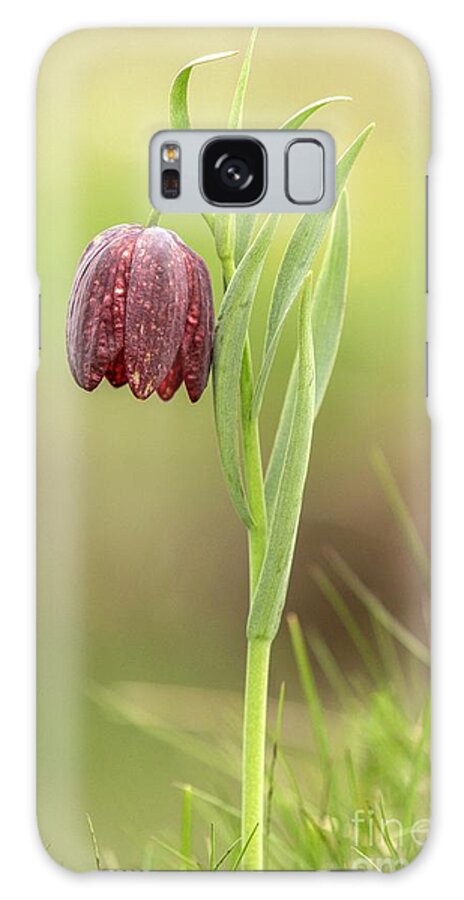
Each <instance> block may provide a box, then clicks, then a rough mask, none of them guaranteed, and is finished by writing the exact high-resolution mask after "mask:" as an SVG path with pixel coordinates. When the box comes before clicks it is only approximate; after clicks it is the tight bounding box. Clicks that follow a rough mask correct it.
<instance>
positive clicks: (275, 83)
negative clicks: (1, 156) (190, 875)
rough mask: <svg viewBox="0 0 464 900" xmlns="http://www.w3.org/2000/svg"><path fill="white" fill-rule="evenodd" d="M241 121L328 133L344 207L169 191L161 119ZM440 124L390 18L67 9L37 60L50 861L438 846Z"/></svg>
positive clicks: (228, 860)
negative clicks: (154, 192)
mask: <svg viewBox="0 0 464 900" xmlns="http://www.w3.org/2000/svg"><path fill="white" fill-rule="evenodd" d="M240 127H241V128H244V129H272V128H278V127H286V128H301V129H302V130H304V129H305V128H306V129H309V128H318V129H321V130H323V131H327V132H329V133H330V134H331V135H332V136H333V137H334V139H335V143H336V151H337V159H338V164H337V201H336V204H335V205H334V207H332V209H331V210H330V211H329V212H327V213H319V214H317V215H311V214H307V215H305V216H300V215H298V214H297V212H295V214H291V213H290V214H286V215H284V216H282V218H281V219H278V217H277V216H274V215H271V216H270V217H265V216H256V215H253V214H248V213H242V212H240V211H239V210H238V211H237V214H230V215H225V214H221V213H220V211H218V212H216V213H215V214H213V213H214V211H212V214H211V215H206V216H202V215H199V214H198V215H188V214H185V215H176V216H172V215H169V214H163V215H161V217H159V216H158V214H157V212H156V211H154V210H152V209H151V207H150V205H149V202H148V145H149V142H150V138H151V136H152V135H153V134H154V133H155V132H157V131H160V130H165V129H169V128H181V129H184V128H198V129H201V128H203V129H227V128H240ZM429 131H430V121H429V80H428V73H427V68H426V65H425V63H424V60H423V58H422V56H421V54H420V52H419V51H418V50H417V49H416V47H415V46H414V45H413V44H412V43H411V42H410V41H409V40H407V39H406V38H404V37H402V36H400V35H398V34H395V33H393V32H389V31H377V30H369V29H344V28H340V29H312V28H298V29H295V28H277V29H274V28H264V29H260V30H259V31H258V32H256V31H253V32H251V31H250V29H243V28H239V29H235V28H234V29H223V28H211V29H209V28H201V29H196V28H171V29H161V28H134V29H130V28H129V29H126V28H122V29H121V28H118V29H101V30H100V29H99V30H87V31H86V30H83V31H79V32H76V33H72V34H69V35H66V36H65V37H63V38H61V39H60V40H59V41H58V42H57V43H55V44H54V45H53V46H52V47H51V49H50V50H49V51H48V53H47V55H46V57H45V59H44V61H43V63H42V66H41V70H40V75H39V82H38V273H39V279H40V290H41V351H40V366H39V370H38V520H39V521H38V570H39V571H38V815H39V829H40V834H41V839H42V841H43V844H44V846H45V847H46V849H47V850H48V852H49V853H50V854H51V856H52V857H53V859H55V860H57V861H58V862H59V863H61V864H62V865H64V866H66V867H68V868H70V869H73V870H77V871H85V870H91V869H95V868H98V869H139V870H166V869H172V870H179V869H181V870H202V869H204V870H217V871H221V870H230V869H234V870H238V869H271V870H321V869H323V870H325V869H331V870H334V869H335V870H345V869H347V870H352V869H365V870H371V871H379V870H380V871H391V870H393V869H398V868H401V867H402V866H404V865H406V864H407V863H408V862H410V861H411V860H412V859H413V858H414V857H415V856H416V855H417V854H418V852H419V851H420V849H421V847H422V845H423V844H424V842H425V840H426V835H427V828H428V815H429V791H430V786H429V701H428V695H429V650H428V645H429V640H428V639H429V524H430V523H429V443H430V441H429V419H428V414H427V406H426V171H427V162H428V157H429V151H430V145H429V142H430V138H429ZM211 360H212V368H211V369H210V364H211ZM197 401H198V402H197Z"/></svg>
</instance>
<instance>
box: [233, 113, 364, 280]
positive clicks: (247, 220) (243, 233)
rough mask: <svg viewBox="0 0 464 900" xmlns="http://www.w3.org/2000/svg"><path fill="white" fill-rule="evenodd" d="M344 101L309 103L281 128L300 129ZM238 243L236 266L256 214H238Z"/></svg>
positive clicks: (244, 250)
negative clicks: (310, 120)
mask: <svg viewBox="0 0 464 900" xmlns="http://www.w3.org/2000/svg"><path fill="white" fill-rule="evenodd" d="M342 100H351V97H344V96H336V97H324V98H323V99H322V100H315V101H314V102H313V103H309V104H308V105H307V106H303V108H302V109H300V110H298V112H296V113H295V114H294V115H293V116H291V117H290V118H289V119H287V120H286V122H284V123H283V124H282V125H281V126H280V128H281V129H282V130H283V129H285V130H290V129H297V128H300V127H301V126H302V125H304V123H305V122H306V121H307V120H308V119H309V118H311V116H313V115H314V113H317V112H318V110H320V109H323V108H324V106H328V105H329V104H330V103H336V102H338V101H342ZM235 218H236V231H237V233H236V241H235V264H236V265H238V264H239V262H240V260H241V259H242V256H243V254H244V253H245V252H246V250H247V248H248V244H249V242H250V238H251V234H252V231H253V226H254V224H255V221H256V214H253V213H238V214H237V215H236V217H235Z"/></svg>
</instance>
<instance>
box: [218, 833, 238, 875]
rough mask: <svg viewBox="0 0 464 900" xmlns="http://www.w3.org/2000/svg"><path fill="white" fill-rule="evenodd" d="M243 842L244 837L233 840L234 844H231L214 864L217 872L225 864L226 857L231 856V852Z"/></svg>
mask: <svg viewBox="0 0 464 900" xmlns="http://www.w3.org/2000/svg"><path fill="white" fill-rule="evenodd" d="M241 842H242V839H241V838H239V837H238V838H237V839H236V840H235V841H233V842H232V844H230V846H229V847H228V848H227V850H225V851H224V853H223V854H222V856H220V857H219V859H218V861H217V863H216V865H215V866H214V870H215V872H218V871H219V869H220V868H221V866H223V865H224V863H225V861H226V859H228V858H229V856H230V854H231V853H232V852H233V851H234V850H235V848H236V847H238V845H239V844H241Z"/></svg>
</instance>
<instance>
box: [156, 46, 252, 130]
mask: <svg viewBox="0 0 464 900" xmlns="http://www.w3.org/2000/svg"><path fill="white" fill-rule="evenodd" d="M236 54H237V50H226V51H224V52H223V53H209V54H208V56H199V57H198V59H193V60H192V61H191V62H189V63H187V65H185V66H183V67H182V69H181V70H180V72H178V73H177V75H176V77H175V78H174V81H173V82H172V85H171V89H170V91H169V121H170V123H171V128H179V129H180V128H191V127H192V126H191V123H190V114H189V105H188V90H189V82H190V76H191V74H192V71H193V69H195V68H196V66H202V65H204V63H209V62H217V60H219V59H227V58H228V57H229V56H235V55H236Z"/></svg>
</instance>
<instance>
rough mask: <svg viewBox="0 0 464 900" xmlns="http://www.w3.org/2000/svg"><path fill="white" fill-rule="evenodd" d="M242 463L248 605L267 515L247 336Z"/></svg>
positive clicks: (260, 557)
mask: <svg viewBox="0 0 464 900" xmlns="http://www.w3.org/2000/svg"><path fill="white" fill-rule="evenodd" d="M241 396H242V434H243V461H244V467H245V481H246V486H247V496H248V503H249V506H250V511H251V515H252V516H253V525H252V526H251V528H250V529H249V531H248V545H249V558H250V602H251V598H252V597H253V593H254V590H255V588H256V585H257V583H258V578H259V573H260V571H261V566H262V562H263V559H264V553H265V550H266V536H267V513H266V498H265V494H264V476H263V463H262V458H261V440H260V434H259V423H258V419H256V418H254V419H252V418H251V405H252V402H253V371H252V363H251V350H250V339H249V337H248V336H247V339H246V343H245V352H244V354H243V362H242V373H241Z"/></svg>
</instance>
